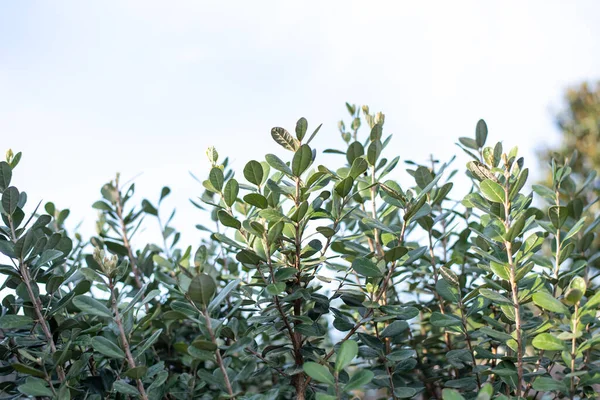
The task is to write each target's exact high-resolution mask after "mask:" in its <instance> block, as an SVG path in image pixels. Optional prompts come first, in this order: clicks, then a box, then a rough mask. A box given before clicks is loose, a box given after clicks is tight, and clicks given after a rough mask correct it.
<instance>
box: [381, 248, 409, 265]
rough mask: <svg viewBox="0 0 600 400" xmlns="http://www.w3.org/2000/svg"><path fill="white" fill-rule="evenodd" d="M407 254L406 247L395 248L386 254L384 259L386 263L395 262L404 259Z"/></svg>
mask: <svg viewBox="0 0 600 400" xmlns="http://www.w3.org/2000/svg"><path fill="white" fill-rule="evenodd" d="M406 253H408V249H407V248H406V247H403V246H397V247H393V248H391V249H389V250H388V251H386V252H385V255H384V259H385V261H386V262H393V261H396V260H399V259H401V258H402V257H404V255H405V254H406Z"/></svg>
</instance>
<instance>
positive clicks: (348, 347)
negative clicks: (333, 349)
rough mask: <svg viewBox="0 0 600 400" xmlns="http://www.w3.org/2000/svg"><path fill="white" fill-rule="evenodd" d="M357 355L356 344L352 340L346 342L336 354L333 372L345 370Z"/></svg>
mask: <svg viewBox="0 0 600 400" xmlns="http://www.w3.org/2000/svg"><path fill="white" fill-rule="evenodd" d="M357 355H358V344H357V343H356V342H355V341H354V340H346V341H345V342H344V343H342V345H341V346H340V348H339V350H338V351H337V353H336V359H335V370H336V371H337V372H340V371H342V370H343V369H344V368H346V367H347V366H348V365H350V363H351V362H352V360H354V358H355V357H356V356H357Z"/></svg>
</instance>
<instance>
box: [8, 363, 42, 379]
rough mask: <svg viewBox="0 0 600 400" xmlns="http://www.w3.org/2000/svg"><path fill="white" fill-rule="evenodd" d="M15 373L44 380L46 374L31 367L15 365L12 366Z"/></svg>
mask: <svg viewBox="0 0 600 400" xmlns="http://www.w3.org/2000/svg"><path fill="white" fill-rule="evenodd" d="M10 366H11V367H12V368H13V369H14V370H15V371H17V372H20V373H22V374H27V375H32V376H37V377H38V378H44V377H45V376H46V374H45V373H44V372H43V371H40V370H38V369H35V368H33V367H30V366H29V365H25V364H20V363H14V364H11V365H10Z"/></svg>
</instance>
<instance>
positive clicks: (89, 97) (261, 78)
mask: <svg viewBox="0 0 600 400" xmlns="http://www.w3.org/2000/svg"><path fill="white" fill-rule="evenodd" d="M598 15H600V3H598V2H597V1H573V2H564V1H527V2H517V1H505V2H479V1H477V2H475V1H473V2H468V1H460V2H446V1H439V2H434V1H423V2H400V1H393V2H392V1H389V2H384V1H371V2H365V1H327V2H322V1H304V2H281V1H261V2H248V1H239V2H235V1H232V2H201V1H169V2H157V1H146V0H145V1H118V2H116V1H112V2H81V1H53V2H42V1H29V2H23V1H20V2H3V3H2V4H1V5H0V144H1V146H0V153H1V154H3V153H4V151H6V150H7V149H9V148H12V149H13V151H15V152H16V151H22V152H23V159H22V161H21V164H20V165H19V166H18V167H17V169H16V171H15V174H14V177H13V184H15V185H16V186H17V187H19V188H20V189H22V190H25V191H26V192H27V193H28V196H29V199H30V202H31V203H37V202H38V201H39V200H42V199H43V200H44V201H50V200H51V201H53V202H55V203H56V205H57V206H58V207H59V208H70V209H71V217H70V221H71V222H70V223H71V226H73V225H75V224H76V223H79V222H80V221H81V222H82V228H81V229H82V231H83V232H84V233H92V232H93V227H94V221H95V218H96V214H95V212H94V211H93V210H92V208H91V204H92V203H93V202H94V201H95V200H97V199H99V197H100V187H101V186H102V184H103V183H105V182H107V181H109V180H110V179H112V178H113V177H114V174H115V173H116V172H120V173H121V174H122V176H123V179H125V180H127V179H129V178H134V177H135V182H136V189H137V195H138V196H139V197H138V199H139V200H140V201H141V199H142V198H145V197H147V198H149V199H151V200H155V199H156V198H157V197H158V195H159V192H160V189H161V187H162V186H163V185H169V186H170V187H171V189H172V190H173V195H172V196H171V198H170V199H169V201H168V202H166V207H167V209H169V208H172V207H176V208H177V210H178V213H177V217H176V218H175V225H176V227H177V228H178V229H180V230H181V231H182V232H183V233H184V236H183V237H184V242H186V243H189V244H192V245H195V243H196V242H197V241H198V240H199V237H200V236H199V233H198V232H197V231H196V230H195V229H194V225H195V224H196V223H198V222H201V220H202V218H203V217H202V216H201V214H200V213H199V212H198V211H196V210H195V209H194V208H193V206H192V205H191V204H190V203H189V201H188V199H189V198H194V197H195V196H198V195H200V194H201V192H202V188H201V187H200V185H199V184H198V183H197V182H195V181H194V180H193V179H192V178H191V176H190V174H189V172H193V173H194V174H195V175H196V176H199V177H205V176H207V174H208V169H209V163H208V161H207V159H206V156H205V151H206V148H207V147H209V146H215V147H216V148H217V150H218V151H219V153H220V154H222V155H223V156H225V155H227V156H229V157H230V159H231V161H232V166H233V168H234V169H237V171H239V172H240V173H239V175H240V176H241V170H242V168H243V167H244V165H245V164H246V162H247V161H249V160H251V159H260V158H261V157H262V156H263V155H264V154H265V153H277V154H281V153H282V151H281V150H280V148H279V147H278V145H277V144H275V143H274V142H273V141H272V140H271V138H270V133H269V132H270V129H271V127H273V126H283V127H285V128H287V129H288V130H290V131H293V129H294V126H295V122H296V120H297V119H298V118H299V117H302V116H304V117H306V118H307V119H308V122H309V130H310V129H311V128H314V127H315V126H316V125H318V124H319V123H323V128H322V129H321V131H320V134H319V136H318V137H317V139H315V141H314V142H313V144H314V146H315V147H317V148H318V149H319V150H322V149H325V148H329V147H342V145H343V142H342V141H341V139H340V135H339V133H338V131H337V122H338V121H339V120H340V119H341V118H345V119H346V120H348V119H347V114H346V110H345V106H344V102H346V101H349V102H351V103H357V104H368V105H370V107H371V110H373V111H383V112H384V113H385V114H386V122H385V130H384V131H385V132H386V133H392V134H393V135H394V138H393V141H392V143H391V145H390V146H389V148H388V149H387V151H388V152H389V153H388V154H390V155H396V154H399V155H400V156H401V158H402V160H406V159H412V160H415V161H417V162H425V161H426V160H427V159H428V158H429V155H430V154H432V153H433V154H435V155H436V156H437V157H438V158H439V159H442V160H446V159H449V158H450V157H451V156H452V155H453V154H456V153H458V152H459V150H458V148H457V147H456V145H455V143H456V141H457V139H458V137H459V136H472V135H473V134H474V130H475V125H476V123H477V121H478V119H480V118H484V119H485V120H486V121H487V124H488V127H489V139H488V140H489V141H490V142H492V143H495V142H496V141H499V140H502V141H503V143H504V146H505V147H507V148H510V147H512V146H514V145H518V146H519V148H520V152H521V154H522V155H524V156H525V158H526V163H527V164H528V165H529V166H530V167H532V168H533V169H534V172H535V169H537V167H538V163H537V161H536V160H535V153H536V151H537V150H538V149H539V148H540V147H542V146H545V145H549V144H552V143H556V142H557V141H558V139H559V136H558V133H557V130H556V127H555V126H554V123H553V115H554V114H555V113H556V112H558V111H559V110H560V109H561V107H562V106H563V100H562V95H563V93H564V90H565V89H566V88H567V87H569V86H571V85H573V84H577V83H579V82H580V81H583V80H596V79H598V78H600V77H599V71H600V51H599V50H600V49H599V41H600V25H598V24H597V16H598ZM284 153H285V151H284ZM466 161H467V158H466V157H464V156H461V157H459V159H458V161H457V164H456V167H459V168H462V166H464V163H465V162H466ZM534 176H535V174H534ZM538 176H539V175H538ZM241 179H243V178H241ZM147 229H149V230H151V229H153V228H152V226H150V227H148V228H147Z"/></svg>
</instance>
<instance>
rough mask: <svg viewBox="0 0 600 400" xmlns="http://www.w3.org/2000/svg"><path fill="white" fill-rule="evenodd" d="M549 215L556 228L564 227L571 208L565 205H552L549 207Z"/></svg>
mask: <svg viewBox="0 0 600 400" xmlns="http://www.w3.org/2000/svg"><path fill="white" fill-rule="evenodd" d="M548 217H550V221H551V222H552V225H554V227H555V228H556V229H560V228H562V226H563V225H564V223H565V221H566V220H567V218H569V209H568V208H567V207H563V206H552V207H550V208H549V209H548Z"/></svg>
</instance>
